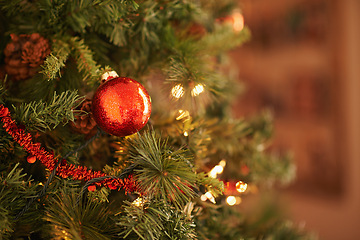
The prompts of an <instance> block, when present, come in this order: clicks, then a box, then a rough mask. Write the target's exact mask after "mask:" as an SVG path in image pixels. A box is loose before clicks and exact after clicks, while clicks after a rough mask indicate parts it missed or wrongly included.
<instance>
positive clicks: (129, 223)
mask: <svg viewBox="0 0 360 240" xmlns="http://www.w3.org/2000/svg"><path fill="white" fill-rule="evenodd" d="M120 214H121V215H119V218H118V221H117V225H119V226H120V227H121V228H123V230H122V232H121V234H120V236H122V237H123V238H126V239H135V238H140V239H143V240H155V239H174V240H175V239H184V240H185V239H196V234H195V225H194V223H193V220H192V217H191V216H189V215H188V214H187V213H186V212H184V211H181V210H176V209H174V208H171V207H169V206H168V205H166V204H164V202H156V201H152V202H149V201H146V199H144V200H143V202H141V203H140V204H133V203H130V202H127V201H126V202H125V204H124V206H123V209H122V211H121V212H120ZM149 226H151V227H149Z"/></svg>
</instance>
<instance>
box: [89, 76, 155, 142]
mask: <svg viewBox="0 0 360 240" xmlns="http://www.w3.org/2000/svg"><path fill="white" fill-rule="evenodd" d="M92 113H93V116H94V119H95V121H96V123H97V124H98V126H99V127H100V128H101V129H102V130H104V131H105V132H107V133H109V134H112V135H115V136H119V137H124V136H128V135H131V134H134V133H136V132H138V131H139V130H140V129H142V128H143V127H144V126H145V124H146V123H147V122H148V120H149V118H150V114H151V99H150V96H149V94H148V93H147V91H146V89H145V88H144V87H143V86H142V85H141V84H140V83H138V82H137V81H135V80H133V79H131V78H126V77H118V78H112V79H110V80H108V81H106V82H105V83H104V84H102V85H101V86H100V87H99V88H98V89H97V90H96V92H95V94H94V97H93V102H92Z"/></svg>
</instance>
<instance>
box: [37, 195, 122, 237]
mask: <svg viewBox="0 0 360 240" xmlns="http://www.w3.org/2000/svg"><path fill="white" fill-rule="evenodd" d="M78 194H79V191H74V190H72V189H70V190H69V189H68V188H64V189H61V190H60V191H58V193H57V194H56V195H55V196H53V197H51V198H49V199H48V201H47V204H46V209H45V216H44V220H45V221H47V222H48V225H47V226H45V228H44V229H43V232H44V235H45V236H47V238H51V239H74V240H82V239H104V240H109V239H112V238H113V237H114V236H116V233H117V231H116V225H115V222H114V221H112V219H111V216H112V212H111V210H110V209H109V206H108V205H106V204H105V203H100V202H95V201H91V200H89V199H88V200H84V201H80V203H79V204H78V205H77V204H76V202H77V197H78Z"/></svg>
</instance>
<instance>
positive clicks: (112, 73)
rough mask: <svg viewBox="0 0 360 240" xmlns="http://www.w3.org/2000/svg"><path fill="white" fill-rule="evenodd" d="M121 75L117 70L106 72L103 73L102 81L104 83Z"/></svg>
mask: <svg viewBox="0 0 360 240" xmlns="http://www.w3.org/2000/svg"><path fill="white" fill-rule="evenodd" d="M117 77H119V75H118V74H117V72H115V71H110V72H106V73H104V74H103V75H101V83H104V82H106V81H108V80H110V79H113V78H117Z"/></svg>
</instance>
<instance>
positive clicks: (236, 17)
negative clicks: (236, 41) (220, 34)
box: [232, 11, 244, 32]
mask: <svg viewBox="0 0 360 240" xmlns="http://www.w3.org/2000/svg"><path fill="white" fill-rule="evenodd" d="M232 17H233V21H234V22H233V29H234V31H235V32H240V31H241V30H243V28H244V16H243V15H242V14H241V13H240V12H239V11H235V12H234V13H233V14H232Z"/></svg>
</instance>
